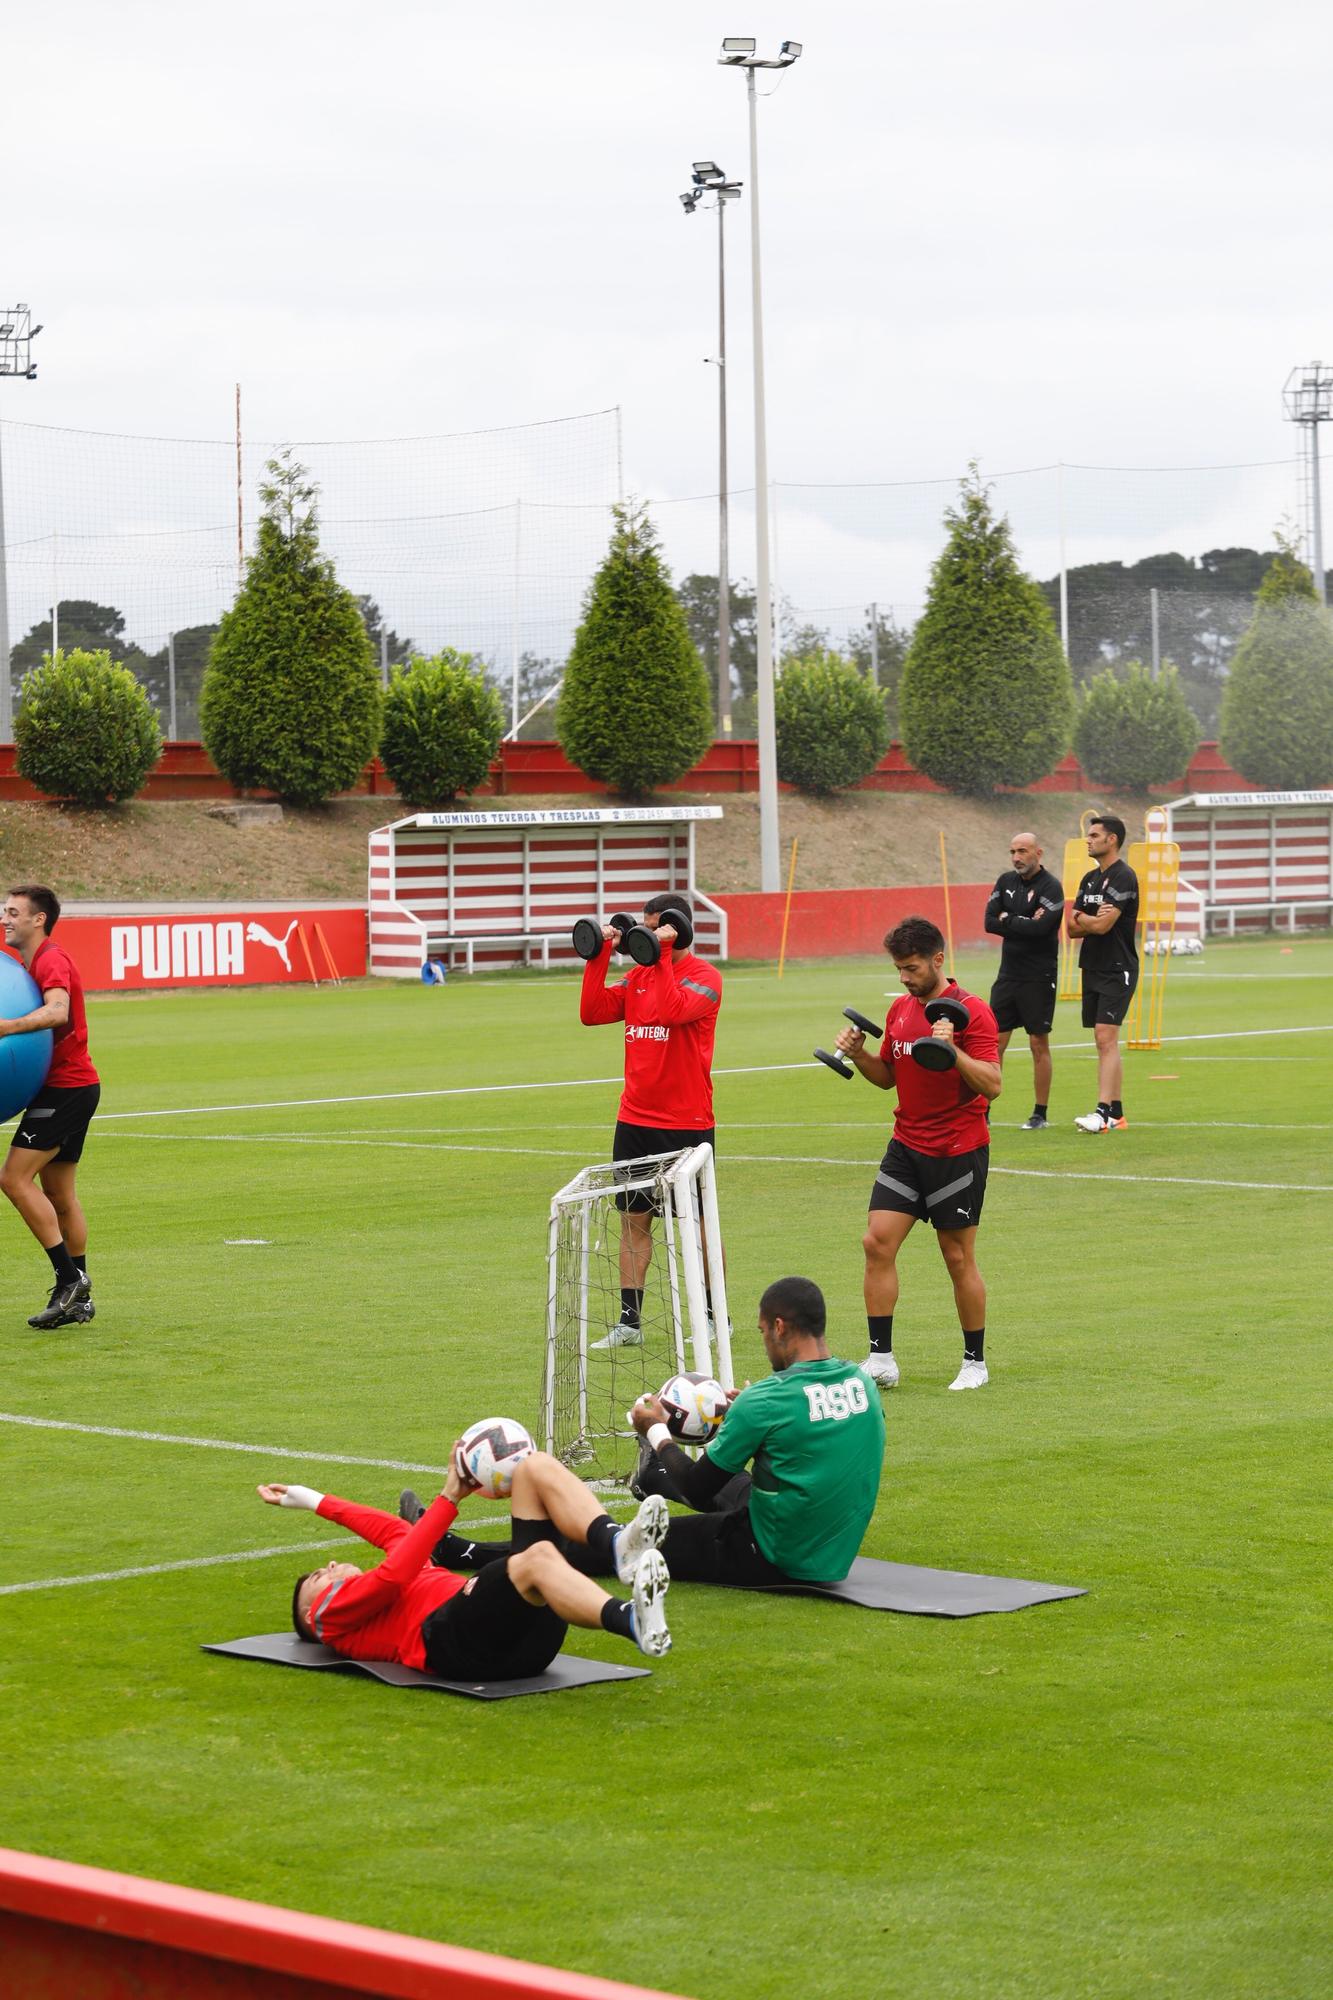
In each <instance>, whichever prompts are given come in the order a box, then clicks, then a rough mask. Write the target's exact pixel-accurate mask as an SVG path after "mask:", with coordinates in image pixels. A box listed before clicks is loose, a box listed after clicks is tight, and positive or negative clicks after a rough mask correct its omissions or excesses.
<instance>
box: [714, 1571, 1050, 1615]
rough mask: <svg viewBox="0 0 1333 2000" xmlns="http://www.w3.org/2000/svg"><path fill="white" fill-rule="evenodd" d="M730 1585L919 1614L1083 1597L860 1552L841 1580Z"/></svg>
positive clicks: (1006, 1607) (1010, 1578) (1015, 1608)
mask: <svg viewBox="0 0 1333 2000" xmlns="http://www.w3.org/2000/svg"><path fill="white" fill-rule="evenodd" d="M728 1588H731V1589H741V1590H766V1591H773V1592H776V1593H778V1594H779V1595H781V1596H788V1597H790V1596H801V1597H836V1598H840V1599H841V1600H842V1602H843V1603H844V1604H863V1605H864V1606H865V1607H866V1609H867V1610H870V1611H907V1612H913V1613H915V1614H916V1615H917V1616H918V1617H921V1618H976V1617H977V1616H978V1615H979V1614H980V1613H981V1612H983V1611H1025V1610H1026V1609H1027V1607H1028V1606H1029V1605H1030V1604H1049V1603H1050V1602H1051V1601H1052V1599H1054V1598H1057V1597H1086V1596H1087V1592H1086V1591H1085V1590H1081V1589H1078V1588H1076V1587H1075V1586H1073V1585H1071V1584H1066V1583H1029V1582H1027V1581H1026V1580H1025V1579H1024V1578H1022V1577H1015V1576H971V1575H969V1574H968V1572H967V1571H966V1570H961V1569H914V1568H913V1566H912V1565H911V1564H910V1563H891V1562H880V1561H879V1560H878V1558H877V1557H875V1556H858V1557H857V1558H856V1561H855V1562H854V1563H853V1564H852V1566H851V1569H850V1570H849V1571H848V1572H847V1575H846V1576H845V1577H844V1578H843V1580H842V1582H841V1583H798V1582H797V1581H795V1579H793V1580H792V1581H791V1582H790V1583H756V1584H740V1585H729V1586H728Z"/></svg>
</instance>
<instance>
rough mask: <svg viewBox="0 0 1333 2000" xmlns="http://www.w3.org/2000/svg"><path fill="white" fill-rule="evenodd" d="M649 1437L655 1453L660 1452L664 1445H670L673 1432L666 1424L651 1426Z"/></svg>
mask: <svg viewBox="0 0 1333 2000" xmlns="http://www.w3.org/2000/svg"><path fill="white" fill-rule="evenodd" d="M647 1437H648V1442H649V1444H650V1445H651V1446H652V1448H653V1450H654V1451H660V1450H661V1449H662V1446H663V1445H664V1444H670V1442H671V1432H670V1431H669V1430H668V1429H667V1427H666V1425H665V1424H650V1425H649V1427H648V1432H647Z"/></svg>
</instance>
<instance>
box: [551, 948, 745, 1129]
mask: <svg viewBox="0 0 1333 2000" xmlns="http://www.w3.org/2000/svg"><path fill="white" fill-rule="evenodd" d="M610 963H611V947H610V945H609V944H607V945H603V947H602V949H601V951H600V952H599V953H598V955H597V957H596V958H590V959H589V960H588V963H587V964H586V965H585V966H584V968H583V992H582V994H581V996H580V1000H579V1018H580V1020H581V1021H582V1022H583V1025H584V1027H585V1028H595V1027H599V1026H601V1025H602V1024H603V1023H605V1022H608V1021H623V1022H624V1023H625V1088H624V1090H623V1091H622V1093H621V1097H620V1116H621V1118H622V1119H623V1120H624V1122H625V1124H627V1125H650V1126H655V1127H657V1128H659V1129H662V1130H667V1131H680V1132H709V1131H711V1130H712V1128H713V1123H714V1120H713V1040H714V1037H715V1035H716V1033H717V1010H718V1008H719V1007H720V1006H721V1005H722V975H721V973H720V972H719V971H718V970H717V968H716V966H712V965H707V964H705V962H704V960H703V959H701V958H695V957H694V955H693V954H692V953H691V952H682V953H680V954H679V956H677V954H676V951H675V947H674V946H673V945H669V944H667V945H663V947H662V956H661V957H660V958H659V959H658V961H657V964H656V965H636V966H635V967H634V969H633V971H632V972H631V973H630V974H629V976H628V978H626V979H622V980H621V981H620V983H619V984H618V985H616V986H608V985H607V983H606V974H607V969H608V967H609V966H610Z"/></svg>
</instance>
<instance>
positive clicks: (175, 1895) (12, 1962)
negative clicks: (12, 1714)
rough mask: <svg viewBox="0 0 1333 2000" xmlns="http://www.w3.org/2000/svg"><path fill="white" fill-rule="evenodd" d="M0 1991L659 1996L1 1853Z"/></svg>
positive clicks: (90, 1998)
mask: <svg viewBox="0 0 1333 2000" xmlns="http://www.w3.org/2000/svg"><path fill="white" fill-rule="evenodd" d="M0 1992H3V1994H4V1997H5V2000H72V1996H75V1995H77V1996H78V2000H193V1996H199V1997H200V2000H202V1996H207V2000H339V1996H341V2000H346V1996H347V1995H348V1994H349V1993H362V1994H377V1995H382V1996H384V2000H446V1996H447V2000H524V1996H530V2000H672V1996H670V1995H663V1994H661V1993H659V1992H658V1991H657V1990H656V1989H650V1988H648V1987H644V1986H623V1985H621V1984H620V1983H619V1981H617V1980H612V1979H592V1978H587V1977H585V1976H584V1975H582V1974H580V1973H577V1972H558V1971H555V1970H554V1969H552V1968H550V1967H547V1966H542V1965H528V1964H525V1963H524V1962H523V1961H522V1960H520V1959H516V1958H493V1957H492V1956H491V1955H490V1953H489V1952H482V1951H465V1950H463V1949H461V1948H460V1947H458V1946H454V1945H446V1944H432V1943H430V1942H429V1941H428V1940H427V1939H424V1938H411V1937H403V1936H400V1935H399V1934H398V1933H397V1932H396V1931H379V1930H370V1929H368V1928H367V1927H366V1926H365V1925H363V1924H345V1923H341V1922H339V1921H338V1920H337V1919H336V1918H334V1917H308V1916H303V1915H301V1914H300V1913H299V1912H298V1911H295V1910H279V1909H274V1908H273V1907H271V1906H270V1905H269V1904H267V1903H247V1902H242V1901H241V1900H240V1899H239V1898H237V1897H234V1896H215V1895H212V1894H210V1893H209V1892H208V1891H207V1890H204V1889H181V1888H177V1887H176V1886H175V1885H174V1884H172V1883H169V1882H154V1881H151V1880H148V1879H147V1878H145V1877H142V1876H138V1875H118V1874H115V1873H113V1872H111V1871H110V1870H108V1869H104V1868H84V1867H81V1866H79V1864H78V1863H76V1862H71V1861H47V1860H45V1859H43V1858H42V1857H41V1856H39V1855H35V1854H20V1853H17V1852H15V1851H14V1850H13V1849H12V1848H7V1847H5V1848H0Z"/></svg>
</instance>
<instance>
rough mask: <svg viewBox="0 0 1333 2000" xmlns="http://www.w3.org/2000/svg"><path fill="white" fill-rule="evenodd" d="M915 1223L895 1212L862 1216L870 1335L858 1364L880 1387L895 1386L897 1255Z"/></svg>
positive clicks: (877, 1210) (879, 1211) (881, 1210)
mask: <svg viewBox="0 0 1333 2000" xmlns="http://www.w3.org/2000/svg"><path fill="white" fill-rule="evenodd" d="M915 1221H916V1217H915V1216H914V1215H901V1214H899V1212H898V1211H897V1210H896V1209H890V1208H872V1209H871V1211H870V1213H869V1215H868V1216H867V1217H866V1233H865V1235H864V1236H863V1237H862V1238H861V1247H862V1249H863V1250H864V1251H865V1258H866V1268H865V1282H864V1293H865V1302H866V1322H867V1325H868V1328H869V1333H870V1355H869V1359H868V1360H866V1361H864V1362H862V1364H861V1365H862V1367H863V1368H864V1370H865V1372H866V1374H867V1375H869V1376H870V1379H871V1380H872V1381H873V1382H878V1383H879V1385H880V1387H881V1388H884V1389H893V1388H896V1387H897V1383H898V1363H897V1361H896V1359H895V1358H894V1353H893V1314H894V1309H895V1308H896V1306H897V1304H898V1252H899V1251H900V1250H901V1249H902V1246H903V1244H904V1243H905V1242H906V1240H907V1236H908V1232H909V1231H910V1230H911V1228H912V1225H913V1223H914V1222H915Z"/></svg>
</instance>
